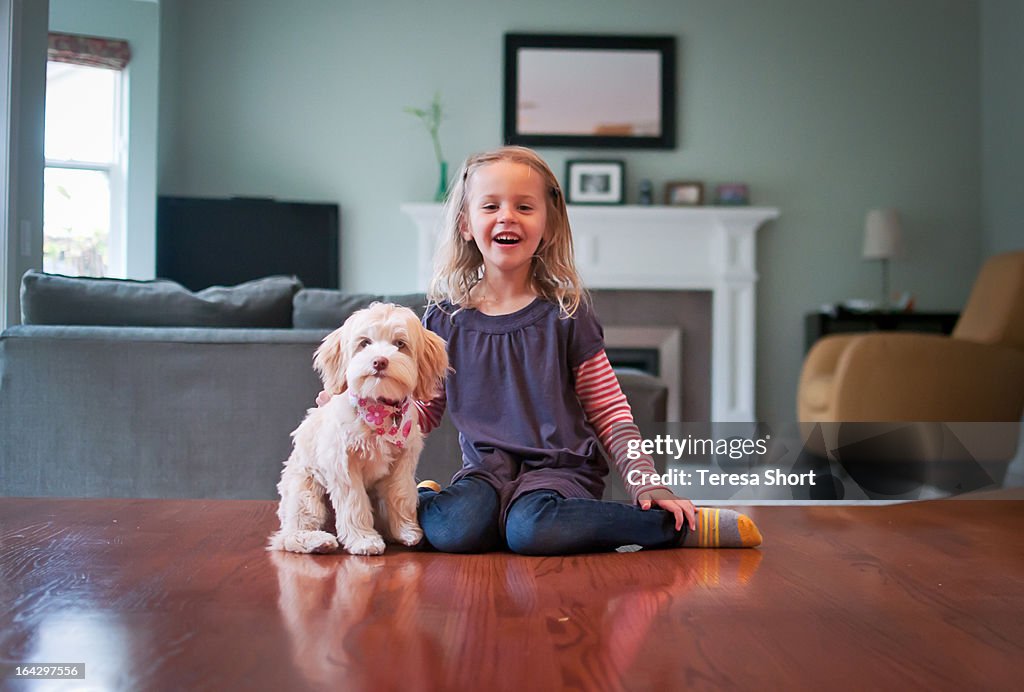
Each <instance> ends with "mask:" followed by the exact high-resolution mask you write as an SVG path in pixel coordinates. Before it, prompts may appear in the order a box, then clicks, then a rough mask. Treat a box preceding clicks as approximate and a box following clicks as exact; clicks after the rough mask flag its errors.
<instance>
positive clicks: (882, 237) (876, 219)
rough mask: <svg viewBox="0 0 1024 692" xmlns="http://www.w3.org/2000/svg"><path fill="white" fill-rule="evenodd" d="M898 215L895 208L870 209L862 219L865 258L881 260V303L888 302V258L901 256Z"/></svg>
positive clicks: (886, 305)
mask: <svg viewBox="0 0 1024 692" xmlns="http://www.w3.org/2000/svg"><path fill="white" fill-rule="evenodd" d="M902 240H903V239H902V232H901V228H900V215H899V212H898V211H896V210H895V209H872V210H871V211H869V212H868V215H867V219H866V220H865V221H864V250H863V256H864V259H866V260H881V261H882V304H881V306H880V307H881V308H882V309H883V310H884V309H887V308H888V307H889V306H890V302H889V260H890V259H893V258H896V257H902V256H903V242H902Z"/></svg>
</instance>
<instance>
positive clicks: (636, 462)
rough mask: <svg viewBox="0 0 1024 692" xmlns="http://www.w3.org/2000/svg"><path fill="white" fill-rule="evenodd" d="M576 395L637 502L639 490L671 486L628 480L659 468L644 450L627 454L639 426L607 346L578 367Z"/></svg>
mask: <svg viewBox="0 0 1024 692" xmlns="http://www.w3.org/2000/svg"><path fill="white" fill-rule="evenodd" d="M576 396H577V397H579V400H580V403H581V404H582V405H583V412H584V414H586V416H587V420H588V421H589V422H590V424H591V425H592V426H594V430H595V432H597V438H598V439H599V440H600V441H601V444H602V445H604V448H605V449H606V450H607V451H608V455H609V456H610V457H611V458H612V462H613V463H614V464H615V468H616V470H617V471H618V472H619V475H620V476H621V477H622V483H623V485H625V486H626V490H628V491H629V494H630V497H631V498H632V499H633V501H634V502H636V501H637V497H638V496H639V495H640V493H643V492H645V491H647V490H655V489H659V488H661V489H665V490H668V488H665V486H663V485H658V484H655V483H645V484H638V485H637V484H633V483H630V482H629V477H630V475H631V472H632V471H637V472H638V473H634V474H632V476H633V477H634V480H636V479H638V478H641V477H642V476H643V474H654V473H657V471H656V469H655V467H654V460H653V459H652V458H651V457H650V456H649V455H647V454H641V455H640V456H639V458H638V459H630V458H629V457H628V456H627V446H628V444H629V442H630V440H639V439H641V438H640V430H639V429H638V428H637V427H636V423H634V422H633V412H632V411H631V410H630V408H629V402H628V401H627V400H626V395H625V394H623V393H622V388H621V387H619V381H618V379H617V378H616V377H615V372H614V371H613V370H612V364H611V363H609V362H608V354H606V353H605V351H604V349H601V350H600V351H598V353H597V354H596V355H594V356H592V357H591V358H589V359H588V360H586V361H584V362H583V363H581V364H580V366H579V367H578V368H576Z"/></svg>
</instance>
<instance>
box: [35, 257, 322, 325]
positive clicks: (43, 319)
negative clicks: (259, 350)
mask: <svg viewBox="0 0 1024 692" xmlns="http://www.w3.org/2000/svg"><path fill="white" fill-rule="evenodd" d="M301 288H302V283H301V282H300V281H299V279H298V278H297V277H294V276H268V277H265V278H262V279H256V280H254V281H247V282H246V283H243V284H238V285H237V286H211V287H210V288H206V289H203V290H202V291H197V292H192V291H189V290H188V289H187V288H185V287H184V286H182V285H181V284H178V283H175V282H174V281H168V280H165V279H157V280H154V281H131V280H126V279H98V278H89V277H71V276H61V275H59V274H44V273H41V272H35V271H29V272H26V273H25V276H23V277H22V280H21V319H22V322H23V323H24V324H62V325H104V326H133V327H247V328H249V327H263V328H278V329H285V328H288V327H291V326H292V297H293V296H294V295H295V293H296V291H298V290H299V289H301Z"/></svg>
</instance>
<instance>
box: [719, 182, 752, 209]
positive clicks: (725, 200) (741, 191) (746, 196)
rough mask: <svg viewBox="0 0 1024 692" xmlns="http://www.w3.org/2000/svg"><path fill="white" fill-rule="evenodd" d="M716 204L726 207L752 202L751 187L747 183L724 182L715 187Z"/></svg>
mask: <svg viewBox="0 0 1024 692" xmlns="http://www.w3.org/2000/svg"><path fill="white" fill-rule="evenodd" d="M715 204H719V205H721V206H724V207H741V206H744V205H747V204H750V187H749V186H747V185H746V184H745V183H723V184H722V185H719V186H718V187H716V188H715Z"/></svg>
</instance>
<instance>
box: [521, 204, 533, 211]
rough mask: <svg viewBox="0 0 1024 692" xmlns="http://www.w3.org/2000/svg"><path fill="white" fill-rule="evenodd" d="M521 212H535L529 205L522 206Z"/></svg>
mask: <svg viewBox="0 0 1024 692" xmlns="http://www.w3.org/2000/svg"><path fill="white" fill-rule="evenodd" d="M519 211H533V207H531V206H530V205H529V204H520V205H519Z"/></svg>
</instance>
